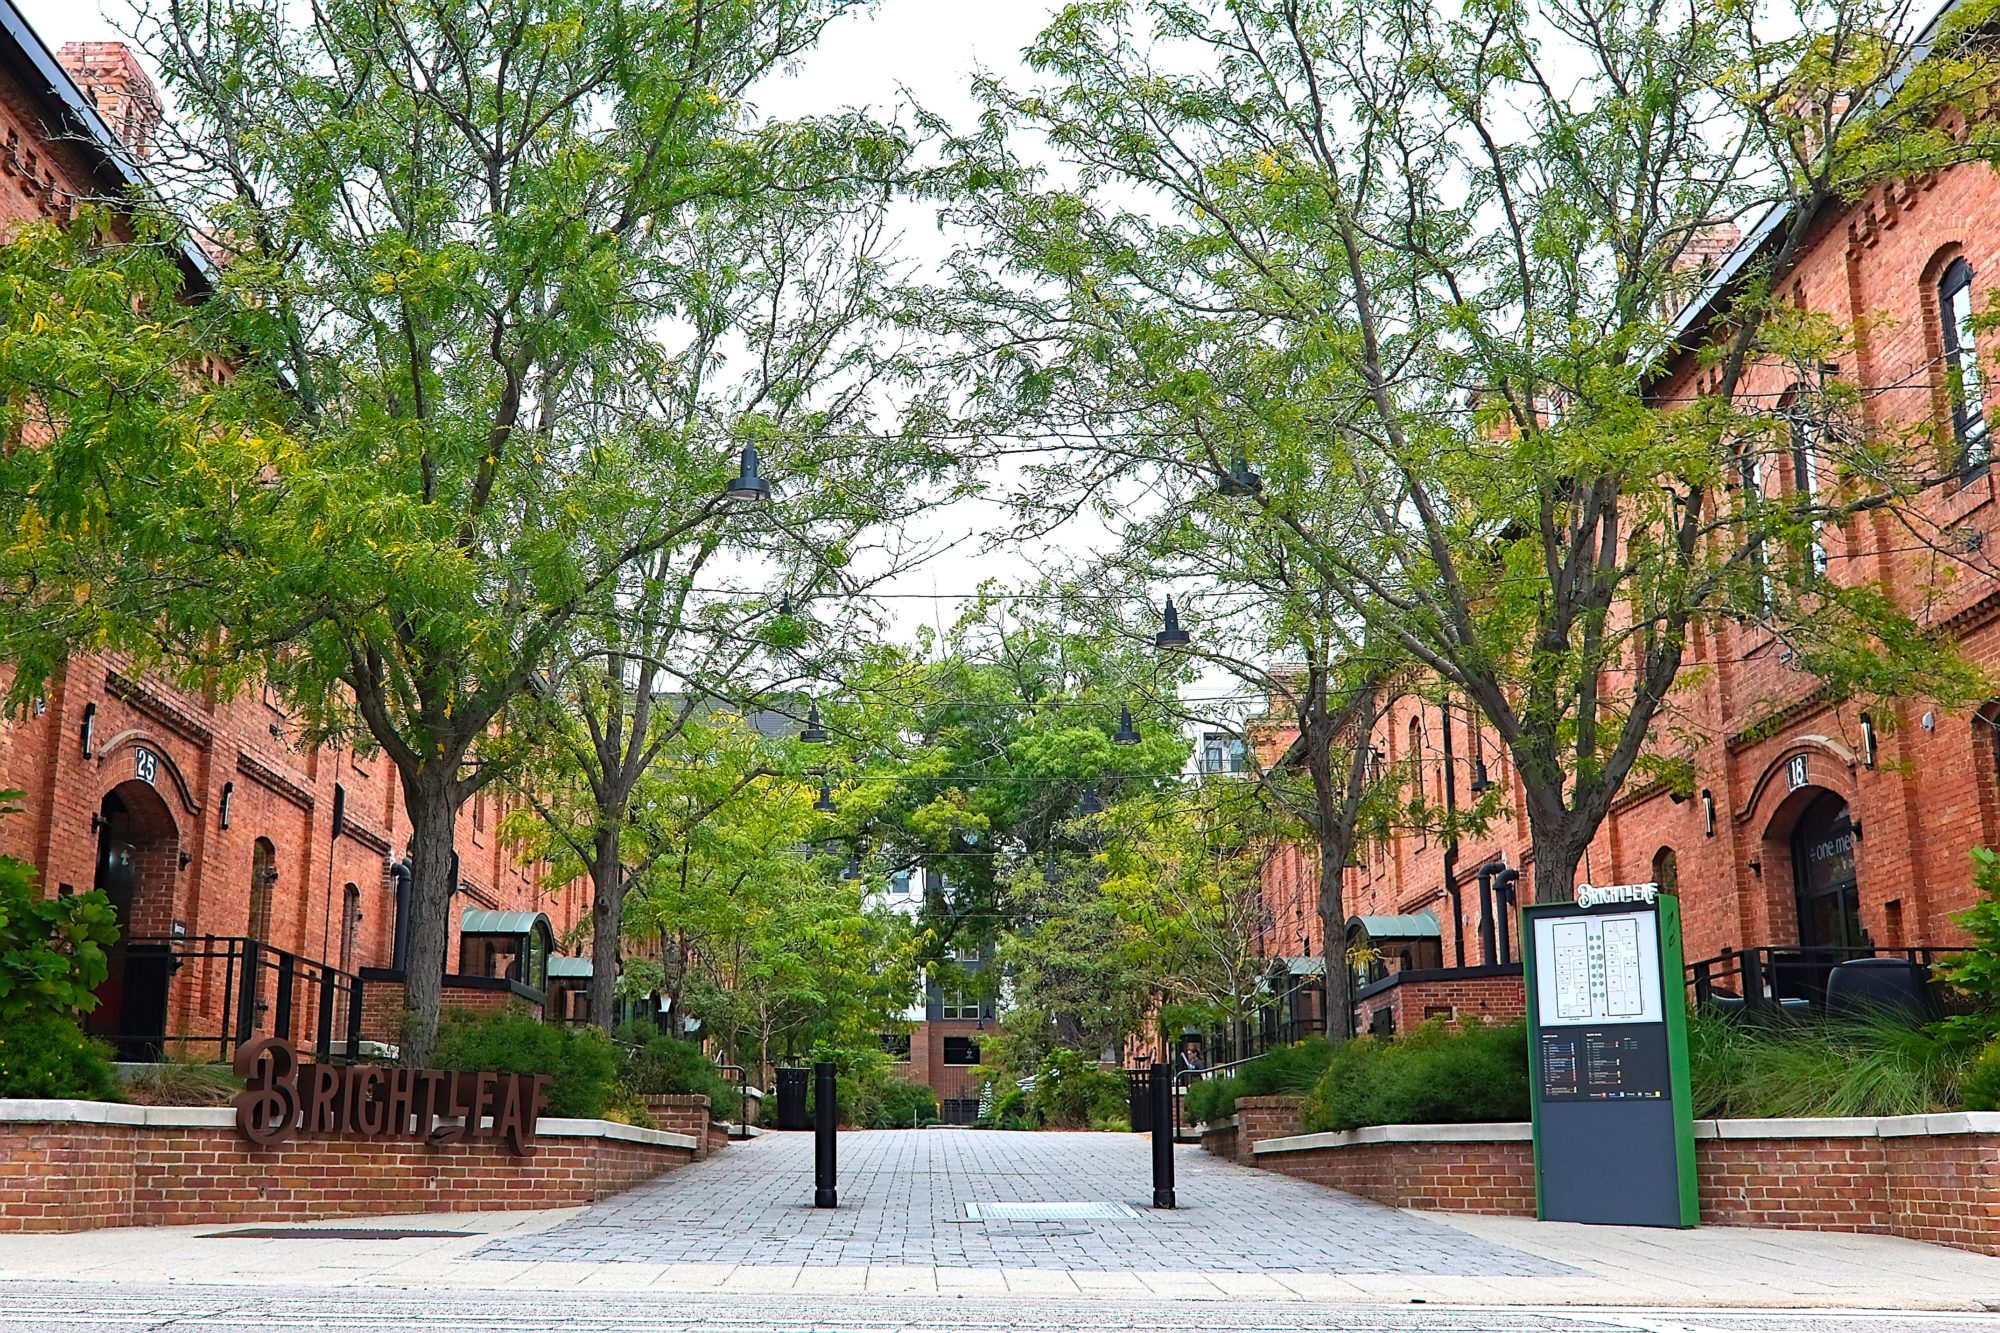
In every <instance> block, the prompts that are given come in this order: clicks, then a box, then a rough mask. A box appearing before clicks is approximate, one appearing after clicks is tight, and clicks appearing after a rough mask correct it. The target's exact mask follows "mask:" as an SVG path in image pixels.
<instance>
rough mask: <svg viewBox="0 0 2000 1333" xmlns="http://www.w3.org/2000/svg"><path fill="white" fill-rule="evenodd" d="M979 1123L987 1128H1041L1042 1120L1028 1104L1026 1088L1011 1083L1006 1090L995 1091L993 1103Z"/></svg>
mask: <svg viewBox="0 0 2000 1333" xmlns="http://www.w3.org/2000/svg"><path fill="white" fill-rule="evenodd" d="M997 1086H998V1085H996V1089H997ZM979 1125H980V1127H981V1128H985V1129H1014V1130H1022V1129H1040V1128H1041V1120H1040V1118H1039V1117H1037V1116H1036V1114H1035V1111H1034V1108H1033V1107H1032V1106H1030V1105H1029V1104H1028V1094H1027V1092H1026V1090H1025V1089H1022V1088H1019V1087H1016V1086H1014V1085H1013V1084H1011V1083H1010V1084H1008V1085H1007V1087H1006V1089H1005V1090H1004V1091H1000V1090H996V1091H995V1092H994V1094H993V1104H992V1106H991V1107H990V1109H989V1110H988V1111H987V1113H986V1116H985V1118H984V1119H982V1120H981V1121H979Z"/></svg>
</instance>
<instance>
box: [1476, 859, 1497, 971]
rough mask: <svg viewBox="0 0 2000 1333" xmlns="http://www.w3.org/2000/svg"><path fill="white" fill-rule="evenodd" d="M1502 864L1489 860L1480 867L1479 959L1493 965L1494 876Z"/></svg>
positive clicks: (1487, 964) (1489, 965)
mask: <svg viewBox="0 0 2000 1333" xmlns="http://www.w3.org/2000/svg"><path fill="white" fill-rule="evenodd" d="M1499 873H1500V866H1499V865H1498V864H1497V863H1494V862H1491V861H1489V862H1487V863H1486V864H1485V865H1483V866H1481V867H1479V961H1480V962H1482V963H1484V964H1485V965H1486V966H1488V967H1491V966H1493V877H1494V876H1495V875H1497V874H1499Z"/></svg>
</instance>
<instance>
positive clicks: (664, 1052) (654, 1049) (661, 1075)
mask: <svg viewBox="0 0 2000 1333" xmlns="http://www.w3.org/2000/svg"><path fill="white" fill-rule="evenodd" d="M618 1035H619V1039H620V1040H621V1041H626V1042H628V1043H630V1047H631V1049H630V1050H629V1051H628V1052H627V1054H626V1056H625V1062H624V1070H623V1081H624V1082H625V1084H626V1085H627V1086H628V1087H630V1088H631V1089H632V1091H633V1092H634V1093H637V1094H640V1095H644V1096H658V1095H660V1094H662V1093H700V1094H702V1095H704V1096H706V1097H707V1098H708V1114H709V1118H710V1119H711V1120H732V1119H734V1118H735V1117H736V1114H737V1111H736V1102H737V1087H736V1084H735V1083H734V1082H732V1081H731V1080H729V1079H728V1078H725V1077H724V1076H723V1074H722V1071H721V1070H719V1069H717V1068H716V1066H715V1061H713V1060H711V1059H709V1058H708V1055H707V1053H706V1052H704V1051H703V1050H702V1049H701V1047H699V1046H697V1045H695V1044H694V1043H693V1042H690V1041H678V1040H676V1039H674V1038H673V1037H670V1036H668V1035H667V1034H666V1033H664V1032H661V1031H659V1030H658V1029H648V1028H646V1027H644V1026H643V1025H636V1024H635V1025H631V1026H628V1027H626V1028H623V1029H620V1031H619V1034H618Z"/></svg>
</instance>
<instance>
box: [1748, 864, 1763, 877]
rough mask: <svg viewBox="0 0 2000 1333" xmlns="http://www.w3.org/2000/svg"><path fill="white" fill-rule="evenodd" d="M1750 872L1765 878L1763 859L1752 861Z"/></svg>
mask: <svg viewBox="0 0 2000 1333" xmlns="http://www.w3.org/2000/svg"><path fill="white" fill-rule="evenodd" d="M1750 873H1751V874H1753V875H1755V876H1756V877H1757V878H1758V879H1762V878H1764V863H1763V862H1762V861H1752V862H1751V863H1750Z"/></svg>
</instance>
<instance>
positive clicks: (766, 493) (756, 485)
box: [723, 444, 771, 505]
mask: <svg viewBox="0 0 2000 1333" xmlns="http://www.w3.org/2000/svg"><path fill="white" fill-rule="evenodd" d="M723 493H724V494H725V495H727V496H728V497H729V498H730V499H732V500H735V501H736V502H738V503H739V504H746V505H760V504H765V503H768V502H769V501H770V499H771V483H770V482H768V481H766V480H764V479H763V478H762V477H760V476H758V475H757V446H756V445H754V444H746V445H744V446H743V461H742V463H741V465H740V466H739V467H738V469H737V472H736V476H735V478H734V479H733V480H731V481H730V483H729V487H728V489H727V490H726V491H724V492H723Z"/></svg>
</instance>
